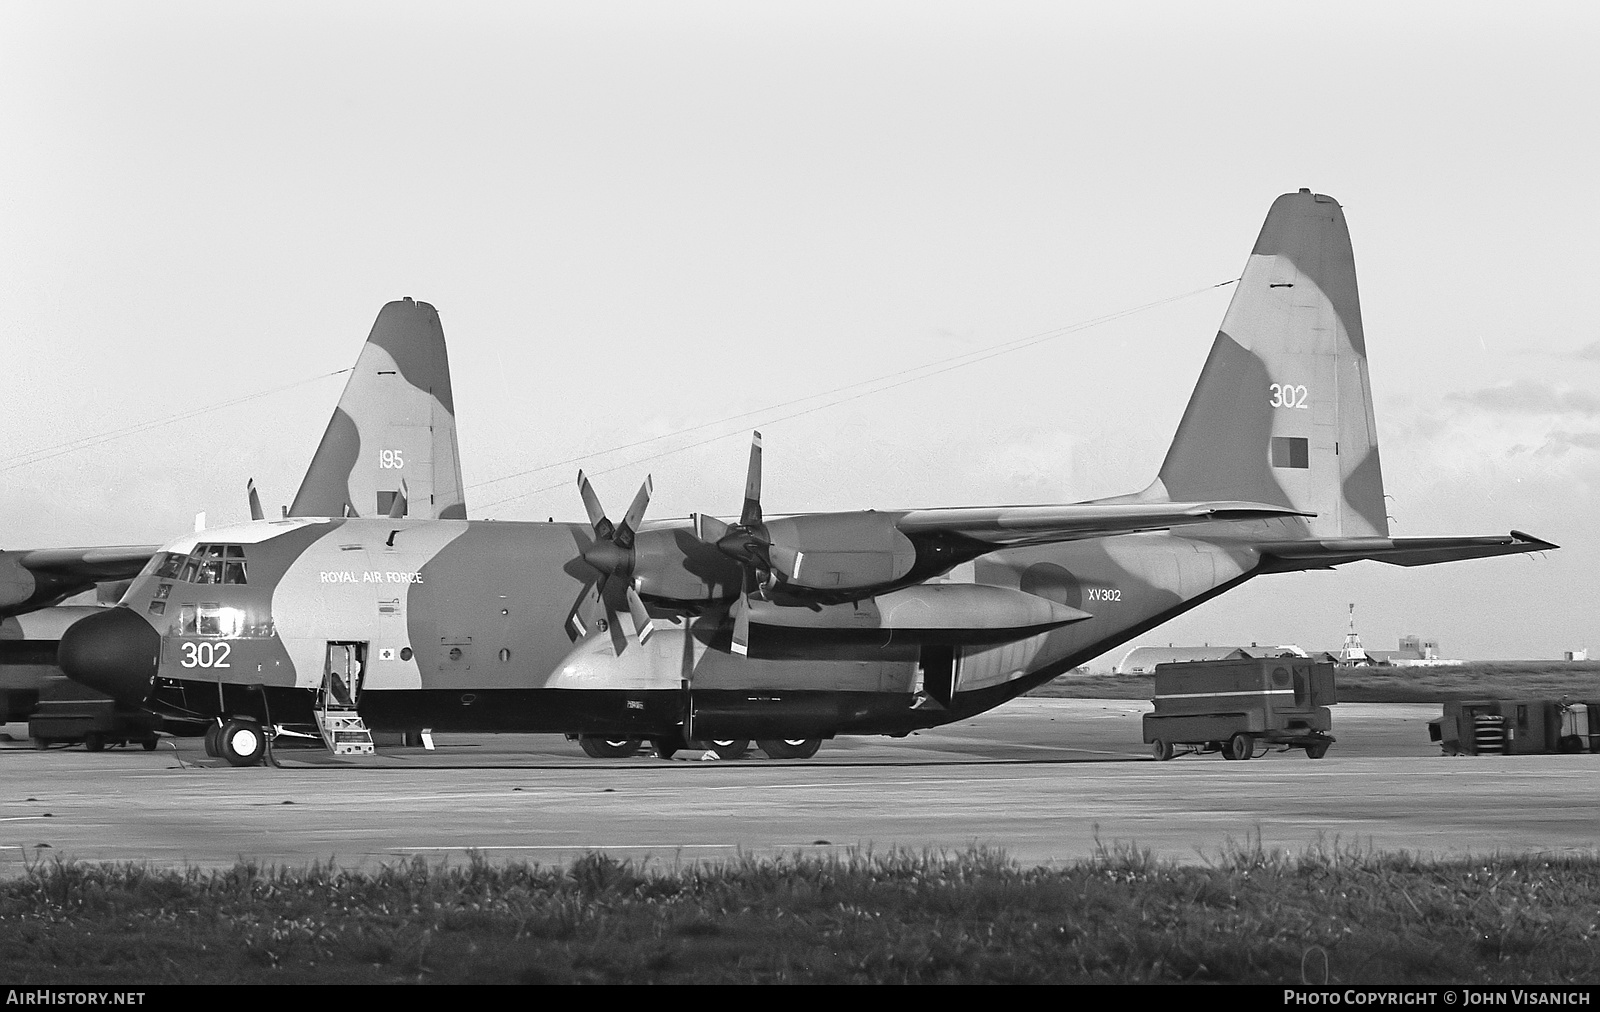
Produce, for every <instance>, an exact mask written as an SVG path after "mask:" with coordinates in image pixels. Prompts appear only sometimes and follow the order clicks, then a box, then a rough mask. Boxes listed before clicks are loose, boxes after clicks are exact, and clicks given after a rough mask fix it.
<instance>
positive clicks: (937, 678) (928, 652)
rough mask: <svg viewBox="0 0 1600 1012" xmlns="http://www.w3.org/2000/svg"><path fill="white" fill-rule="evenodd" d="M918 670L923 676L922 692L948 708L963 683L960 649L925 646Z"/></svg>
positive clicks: (918, 663)
mask: <svg viewBox="0 0 1600 1012" xmlns="http://www.w3.org/2000/svg"><path fill="white" fill-rule="evenodd" d="M917 668H918V673H919V674H921V676H922V691H923V692H925V693H927V694H928V696H929V697H930V698H931V699H933V700H934V702H936V703H938V704H939V705H940V706H943V707H946V708H948V707H949V706H950V700H951V699H953V698H954V697H955V694H956V692H957V690H958V688H959V685H960V681H961V653H960V648H958V647H954V646H934V645H931V644H930V645H928V646H925V647H923V648H922V654H921V657H920V658H919V659H918V662H917Z"/></svg>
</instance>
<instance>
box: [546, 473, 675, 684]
mask: <svg viewBox="0 0 1600 1012" xmlns="http://www.w3.org/2000/svg"><path fill="white" fill-rule="evenodd" d="M653 489H654V484H653V483H652V481H651V479H650V477H649V476H648V475H646V476H645V479H644V484H643V485H641V486H639V493H638V494H637V495H635V496H634V497H633V502H632V503H631V504H630V505H629V506H628V512H627V513H625V514H623V517H622V523H620V524H614V523H612V522H611V519H610V518H609V517H608V516H606V511H605V508H604V507H603V506H601V505H600V498H599V496H597V495H595V493H594V488H593V487H592V486H591V485H590V484H589V478H588V476H587V475H585V474H584V473H583V472H582V471H579V472H578V494H579V495H580V496H582V497H583V508H584V510H585V511H586V512H587V513H588V514H589V524H590V526H592V527H593V528H594V541H592V542H590V543H589V545H588V546H587V547H586V548H584V549H583V550H582V551H581V552H579V557H580V558H581V559H582V560H583V562H584V564H585V565H587V566H588V567H589V568H590V569H592V570H594V571H595V572H596V573H598V574H600V576H599V579H598V580H597V581H596V582H595V585H594V593H595V597H596V598H597V599H598V600H599V602H600V603H602V604H603V605H604V606H605V611H606V625H607V628H608V629H609V631H610V632H611V643H612V646H613V647H615V648H616V651H617V653H619V654H620V653H621V652H622V651H623V649H624V648H625V647H626V646H627V636H626V634H624V633H623V632H622V630H621V628H620V627H619V626H618V624H617V612H618V611H619V610H620V608H619V606H622V607H626V608H627V610H628V617H629V618H630V619H631V620H632V622H633V630H634V634H635V635H636V636H638V637H639V642H640V643H645V642H648V641H649V639H650V637H651V635H653V634H654V633H655V623H653V622H652V621H651V619H650V612H649V610H648V609H647V608H645V606H644V600H643V599H642V598H641V597H640V596H639V592H638V591H637V590H635V589H634V587H633V584H632V583H631V582H630V580H629V578H630V577H631V576H632V575H633V565H634V559H635V556H634V549H633V543H634V538H635V536H636V535H637V533H638V530H639V524H640V522H641V521H642V520H643V519H644V511H645V508H646V507H647V506H649V505H650V493H651V492H652V491H653ZM612 577H616V578H617V579H618V583H616V584H613V583H612ZM618 586H620V587H621V588H622V591H621V593H620V595H619V594H618V592H617V590H616V588H617V587H618ZM588 596H589V589H588V588H587V587H586V588H584V591H583V593H582V594H580V595H579V596H578V600H577V601H575V602H573V605H572V608H571V610H570V611H569V612H568V613H567V622H566V627H567V635H568V636H570V637H571V638H572V639H574V640H577V639H580V638H582V637H583V636H586V635H588V629H587V627H586V626H585V625H584V624H583V617H582V615H581V614H580V610H581V609H582V607H583V605H584V602H585V601H586V600H587V599H588ZM619 597H620V598H621V600H619Z"/></svg>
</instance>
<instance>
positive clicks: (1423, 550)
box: [1256, 531, 1560, 570]
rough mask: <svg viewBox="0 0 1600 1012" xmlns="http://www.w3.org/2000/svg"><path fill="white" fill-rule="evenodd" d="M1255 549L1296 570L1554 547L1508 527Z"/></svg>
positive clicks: (1403, 563)
mask: <svg viewBox="0 0 1600 1012" xmlns="http://www.w3.org/2000/svg"><path fill="white" fill-rule="evenodd" d="M1256 547H1257V548H1258V549H1259V550H1260V552H1261V554H1262V555H1263V556H1264V557H1268V558H1270V560H1272V562H1276V563H1277V565H1275V566H1272V568H1275V569H1281V570H1298V569H1330V568H1332V567H1334V566H1341V565H1344V564H1345V563H1347V562H1359V561H1361V560H1363V559H1370V560H1371V561H1373V562H1386V563H1388V564H1389V565H1391V566H1431V565H1433V564H1434V563H1437V562H1458V561H1460V560H1462V559H1486V558H1491V557H1493V556H1496V555H1522V554H1525V553H1528V552H1543V551H1548V550H1550V549H1552V548H1558V547H1560V546H1558V545H1555V544H1552V543H1551V542H1549V541H1545V540H1542V539H1540V538H1536V537H1534V536H1533V535H1531V534H1524V533H1523V532H1521V531H1512V532H1511V533H1510V534H1505V535H1498V536H1493V535H1492V536H1489V537H1480V538H1322V539H1318V540H1305V541H1278V542H1262V543H1260V544H1258V545H1257V546H1256ZM1270 564H1271V563H1269V565H1270Z"/></svg>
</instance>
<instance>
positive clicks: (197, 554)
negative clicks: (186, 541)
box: [174, 545, 249, 586]
mask: <svg viewBox="0 0 1600 1012" xmlns="http://www.w3.org/2000/svg"><path fill="white" fill-rule="evenodd" d="M176 559H177V562H181V563H182V568H181V569H177V578H178V579H180V580H182V581H183V582H185V583H198V584H202V585H212V584H219V583H226V584H233V585H235V586H242V585H244V584H245V583H247V582H249V581H248V579H247V578H246V574H245V559H244V548H243V546H241V545H196V546H195V549H194V552H193V553H191V554H190V555H189V556H187V557H184V556H177V557H176ZM177 562H175V563H174V566H175V567H176V565H177Z"/></svg>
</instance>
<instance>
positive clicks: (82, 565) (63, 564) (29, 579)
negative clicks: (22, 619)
mask: <svg viewBox="0 0 1600 1012" xmlns="http://www.w3.org/2000/svg"><path fill="white" fill-rule="evenodd" d="M160 550H161V546H160V545H117V546H113V547H107V548H36V549H33V550H31V551H12V552H0V617H3V616H6V615H20V614H23V613H24V612H29V611H35V610H37V609H39V608H48V607H49V606H50V605H52V604H55V603H56V602H57V601H60V600H62V599H63V598H66V597H71V596H72V595H73V594H77V593H80V592H82V591H85V590H88V589H89V588H91V587H93V586H94V585H95V584H97V583H109V582H111V581H113V580H131V579H133V578H134V577H135V576H138V575H139V570H141V569H143V568H144V564H145V563H147V562H149V561H150V559H151V558H152V557H153V556H154V555H155V554H156V553H157V552H159V551H160Z"/></svg>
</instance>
